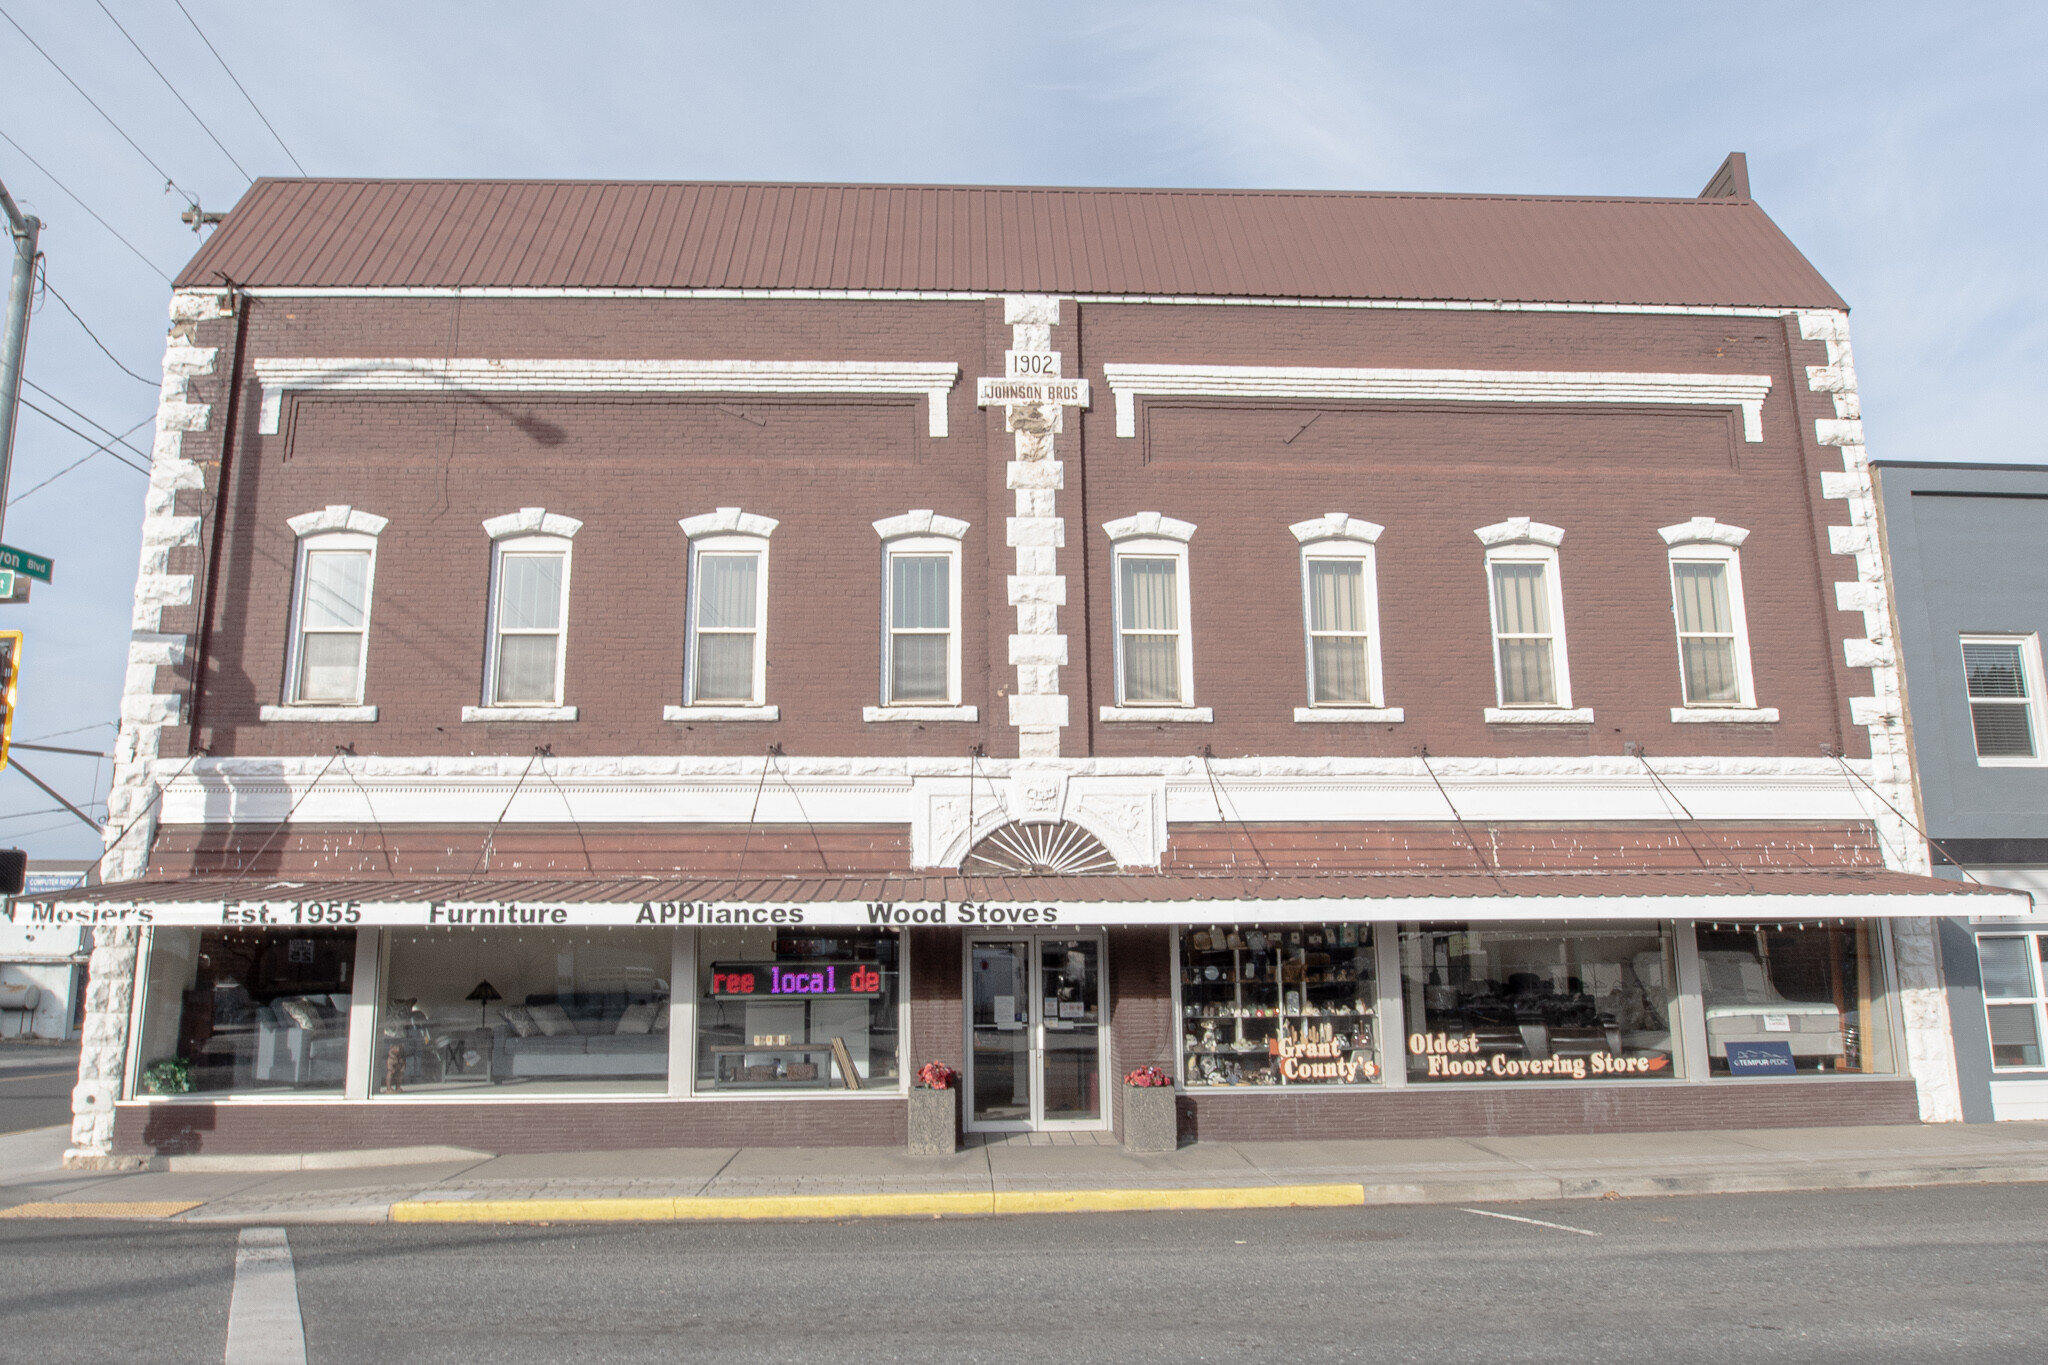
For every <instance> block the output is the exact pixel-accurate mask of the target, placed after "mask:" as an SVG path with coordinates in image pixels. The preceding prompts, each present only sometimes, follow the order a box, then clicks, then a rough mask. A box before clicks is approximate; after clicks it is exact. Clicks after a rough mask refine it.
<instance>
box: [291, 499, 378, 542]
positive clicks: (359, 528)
mask: <svg viewBox="0 0 2048 1365" xmlns="http://www.w3.org/2000/svg"><path fill="white" fill-rule="evenodd" d="M390 524H391V523H390V520H389V519H388V518H385V517H380V516H377V515H375V514H373V513H370V512H359V511H357V510H356V509H355V508H353V507H350V506H348V505H347V504H346V503H329V504H327V506H326V507H324V508H322V509H321V510H319V511H318V512H306V513H303V514H302V515H300V516H296V517H293V518H292V519H291V520H289V521H287V522H286V523H285V525H287V526H289V527H291V528H292V533H293V534H294V535H298V536H313V535H318V534H320V533H321V532H322V531H356V532H360V533H361V534H363V535H366V536H374V535H380V534H382V533H383V530H384V528H385V527H386V526H389V525H390Z"/></svg>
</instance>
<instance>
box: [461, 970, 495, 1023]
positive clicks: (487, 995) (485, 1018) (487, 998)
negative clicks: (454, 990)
mask: <svg viewBox="0 0 2048 1365" xmlns="http://www.w3.org/2000/svg"><path fill="white" fill-rule="evenodd" d="M504 998H505V997H504V996H502V995H500V994H498V988H497V987H496V986H493V985H492V984H491V983H490V982H488V981H479V982H477V983H476V989H475V990H473V991H471V992H470V993H469V994H468V995H466V996H464V997H463V999H465V1000H474V1001H476V1026H477V1027H478V1028H489V1027H490V1017H489V1016H490V1008H491V1002H492V1001H493V1000H503V999H504Z"/></svg>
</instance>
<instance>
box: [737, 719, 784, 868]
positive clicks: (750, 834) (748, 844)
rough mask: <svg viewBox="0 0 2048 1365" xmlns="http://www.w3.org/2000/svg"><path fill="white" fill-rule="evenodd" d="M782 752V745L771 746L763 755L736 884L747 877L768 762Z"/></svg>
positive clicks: (741, 851) (766, 781)
mask: <svg viewBox="0 0 2048 1365" xmlns="http://www.w3.org/2000/svg"><path fill="white" fill-rule="evenodd" d="M780 752H782V746H781V745H780V744H771V745H769V746H768V751H767V752H766V753H764V754H762V755H761V780H760V781H759V782H757V783H755V784H754V808H753V809H752V810H750V811H748V812H747V837H746V838H744V839H742V840H741V841H740V863H739V866H738V867H736V868H734V869H733V872H732V876H733V880H734V881H736V882H737V881H741V880H744V879H745V877H746V875H747V850H748V849H750V848H752V847H753V844H754V822H755V821H756V820H757V819H759V818H760V815H761V792H762V789H763V788H765V787H766V786H767V785H768V760H769V759H771V758H773V757H775V755H776V754H778V753H780Z"/></svg>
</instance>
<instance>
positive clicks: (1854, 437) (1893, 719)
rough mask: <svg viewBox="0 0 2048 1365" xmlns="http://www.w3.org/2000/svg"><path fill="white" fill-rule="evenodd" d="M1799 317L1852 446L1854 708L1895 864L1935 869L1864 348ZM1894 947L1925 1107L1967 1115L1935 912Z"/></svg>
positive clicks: (1835, 328) (1824, 439) (1942, 1114)
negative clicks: (1861, 363)
mask: <svg viewBox="0 0 2048 1365" xmlns="http://www.w3.org/2000/svg"><path fill="white" fill-rule="evenodd" d="M1798 318H1799V336H1800V339H1801V340H1802V341H1819V342H1823V343H1825V344H1826V346H1827V364H1825V365H1809V366H1807V367H1806V386H1807V388H1808V389H1809V390H1811V391H1812V392H1814V393H1825V394H1827V395H1829V396H1830V398H1831V400H1832V403H1833V406H1834V410H1835V415H1834V416H1833V417H1832V418H1828V417H1821V418H1816V419H1815V420H1814V439H1815V440H1816V441H1817V442H1818V443H1819V444H1821V445H1824V446H1835V447H1837V448H1839V449H1840V450H1841V452H1842V468H1841V469H1840V470H1839V471H1836V470H1823V471H1821V476H1820V482H1821V496H1822V497H1823V498H1825V499H1830V500H1836V501H1840V502H1843V503H1846V504H1847V508H1848V516H1849V525H1848V526H1846V527H1840V528H1836V527H1830V528H1829V530H1828V543H1829V548H1830V550H1831V551H1833V552H1834V553H1835V554H1840V555H1846V556H1853V558H1854V562H1855V578H1854V579H1853V580H1851V581H1845V582H1840V583H1837V584H1836V585H1835V598H1836V601H1837V602H1838V603H1839V604H1840V605H1841V607H1842V609H1843V610H1845V611H1860V612H1862V613H1863V638H1862V639H1861V640H1860V641H1854V642H1845V644H1844V653H1845V658H1846V659H1847V661H1848V662H1849V663H1850V664H1851V666H1852V667H1867V668H1869V669H1870V684H1871V692H1872V695H1870V696H1868V697H1851V698H1850V699H1849V718H1850V720H1851V722H1852V723H1854V724H1856V725H1860V726H1862V727H1864V730H1865V732H1866V733H1867V734H1868V735H1869V737H1870V759H1869V768H1870V772H1869V775H1868V778H1867V780H1868V781H1869V782H1870V784H1871V786H1872V787H1874V788H1876V790H1877V791H1878V792H1879V793H1881V794H1882V795H1883V797H1884V800H1885V801H1886V802H1888V803H1890V807H1891V808H1895V809H1896V810H1897V811H1898V812H1900V813H1901V815H1895V814H1894V813H1893V809H1888V808H1886V807H1884V806H1878V807H1877V808H1876V809H1875V810H1873V812H1872V816H1871V818H1872V820H1873V821H1875V823H1876V825H1877V828H1878V833H1879V835H1880V836H1881V842H1882V844H1883V848H1884V858H1885V863H1886V865H1887V866H1889V867H1895V868H1898V869H1899V870H1901V871H1905V872H1919V873H1926V872H1929V871H1931V870H1932V869H1931V868H1930V866H1929V863H1928V855H1927V844H1926V841H1925V840H1924V839H1922V838H1921V837H1920V834H1919V832H1918V830H1916V829H1915V828H1913V826H1912V824H1911V823H1910V820H1911V817H1912V816H1913V815H1914V814H1916V813H1917V812H1918V810H1919V808H1920V806H1919V801H1918V793H1917V791H1916V790H1915V786H1914V777H1913V765H1912V754H1911V751H1910V749H1909V747H1908V743H1907V737H1906V720H1905V699H1904V691H1903V683H1902V681H1901V678H1900V674H1899V665H1898V661H1897V657H1896V654H1895V652H1894V650H1893V649H1892V642H1893V641H1894V640H1895V639H1896V638H1897V632H1896V631H1895V630H1894V628H1893V623H1892V613H1891V594H1890V591H1889V579H1888V577H1887V575H1886V570H1885V563H1884V555H1883V554H1882V552H1881V549H1880V546H1879V543H1878V519H1877V497H1876V492H1875V490H1874V489H1873V488H1872V486H1871V480H1870V452H1869V450H1868V449H1867V448H1866V446H1865V444H1864V439H1863V420H1862V419H1863V407H1862V399H1861V397H1860V396H1859V392H1858V388H1857V382H1856V360H1855V354H1854V352H1853V351H1852V349H1851V347H1850V344H1849V315H1848V314H1847V313H1844V312H1840V311H1836V310H1816V311H1810V312H1801V313H1799V314H1798ZM1852 646H1854V647H1853V648H1852ZM1902 815H1903V816H1904V817H1905V818H1901V816H1902ZM1892 947H1893V959H1894V962H1895V964H1896V967H1897V970H1898V986H1899V1000H1900V1006H1901V1012H1902V1013H1903V1015H1904V1017H1905V1023H1906V1039H1905V1044H1906V1045H1905V1052H1906V1059H1907V1064H1908V1067H1909V1069H1910V1071H1911V1074H1912V1076H1913V1080H1914V1082H1915V1085H1916V1086H1917V1088H1918V1091H1919V1096H1920V1117H1921V1119H1922V1120H1923V1121H1925V1122H1930V1123H1933V1122H1958V1121H1960V1120H1961V1118H1962V1112H1963V1111H1962V1091H1961V1086H1960V1082H1959V1081H1958V1079H1957V1076H1956V1063H1955V1049H1954V1046H1953V1044H1952V1042H1951V1040H1950V1031H1949V1017H1948V995H1947V992H1946V990H1945V989H1944V987H1943V981H1942V971H1941V952H1940V947H1939V944H1938V942H1937V939H1936V935H1935V929H1934V921H1933V920H1931V919H1923V918H1911V919H1901V920H1897V921H1895V922H1894V924H1893V927H1892Z"/></svg>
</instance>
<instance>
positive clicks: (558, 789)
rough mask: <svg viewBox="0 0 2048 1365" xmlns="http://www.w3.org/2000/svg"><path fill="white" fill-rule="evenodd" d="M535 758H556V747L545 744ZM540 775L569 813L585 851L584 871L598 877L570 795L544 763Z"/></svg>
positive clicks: (579, 846)
mask: <svg viewBox="0 0 2048 1365" xmlns="http://www.w3.org/2000/svg"><path fill="white" fill-rule="evenodd" d="M533 756H534V757H535V758H553V757H554V756H555V746H554V745H552V744H543V745H541V746H540V747H539V748H538V749H535V750H534V751H533ZM540 775H541V776H542V777H545V778H546V779H547V780H548V785H549V786H550V787H553V788H554V789H555V795H557V796H559V797H561V798H562V809H563V810H565V811H567V812H568V813H569V828H570V829H573V830H575V831H576V847H578V848H579V849H581V850H583V870H584V871H585V872H588V873H591V874H592V875H593V876H594V875H596V872H597V864H595V863H593V862H591V861H590V844H589V842H588V841H586V840H585V839H584V837H583V822H582V821H581V820H578V819H577V818H576V808H575V807H574V806H572V805H570V804H569V793H567V792H565V791H563V790H562V784H561V783H559V782H557V781H555V775H554V774H553V773H551V772H549V771H548V765H547V764H545V763H543V764H541V765H540Z"/></svg>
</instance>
